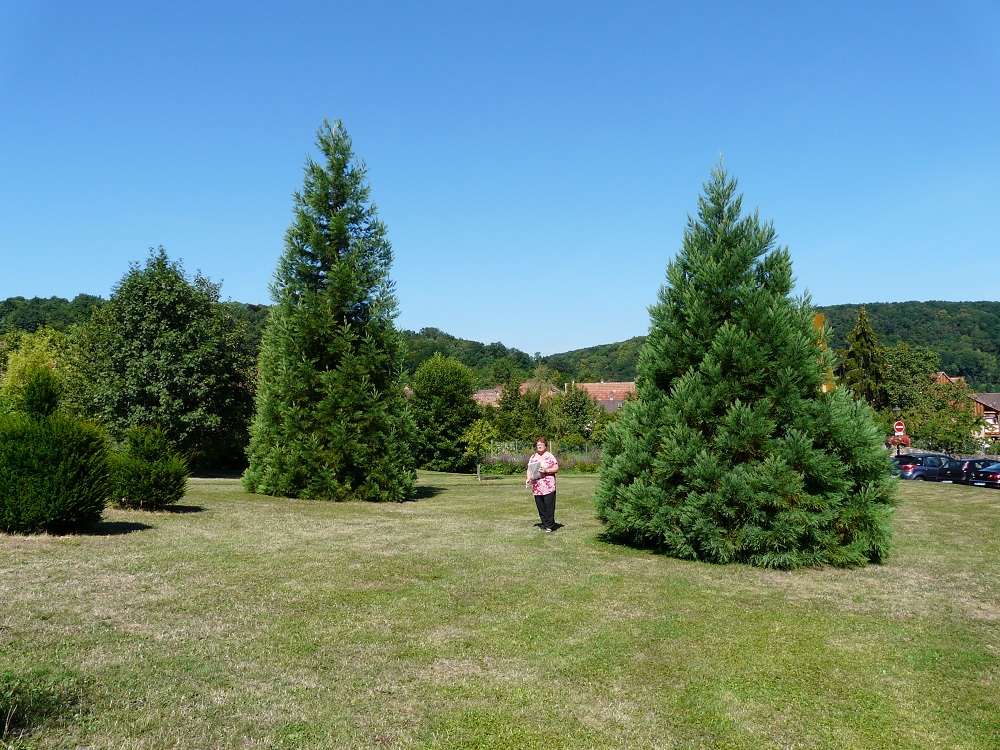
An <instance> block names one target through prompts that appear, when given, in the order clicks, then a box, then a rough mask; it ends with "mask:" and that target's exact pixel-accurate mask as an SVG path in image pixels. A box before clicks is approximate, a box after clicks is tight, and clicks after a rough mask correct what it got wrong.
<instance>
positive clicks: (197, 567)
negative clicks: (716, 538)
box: [0, 473, 1000, 750]
mask: <svg viewBox="0 0 1000 750" xmlns="http://www.w3.org/2000/svg"><path fill="white" fill-rule="evenodd" d="M595 481H596V480H595V478H594V477H590V476H563V477H561V478H560V479H559V505H558V508H557V520H558V521H559V522H560V523H563V524H565V526H564V527H563V528H561V529H559V530H558V531H557V532H556V533H554V534H543V533H540V532H538V531H537V530H536V529H535V527H534V526H533V524H534V523H535V522H537V517H536V515H535V510H534V503H533V502H532V500H531V497H530V495H529V494H528V493H527V492H526V491H525V489H524V486H523V480H520V479H518V478H502V479H492V480H488V481H483V482H476V480H475V477H467V476H457V475H450V474H434V473H421V475H420V483H419V487H420V497H419V499H418V500H416V501H414V502H408V503H403V504H399V505H395V504H393V505H375V504H364V503H343V504H333V503H322V502H310V501H297V500H278V499H274V498H267V497H259V496H252V495H246V494H244V493H243V492H242V490H241V488H240V485H239V483H238V481H236V480H225V479H195V480H192V481H191V483H190V485H189V491H188V494H187V496H186V497H185V498H184V500H183V501H182V502H183V503H184V507H182V508H178V509H177V510H175V511H173V512H160V513H144V512H139V511H119V510H108V511H106V512H105V515H104V521H103V523H102V524H101V525H100V526H99V527H98V528H97V529H96V530H95V533H92V534H87V535H80V536H67V537H48V536H39V537H10V536H0V710H2V713H3V715H0V737H2V738H3V740H2V741H0V748H117V749H121V750H127V749H130V748H298V747H310V748H326V747H330V748H341V747H343V748H355V747H356V748H380V747H384V748H545V749H546V750H552V749H555V748H622V747H627V748H727V749H728V748H747V749H748V750H749V749H751V748H752V749H754V750H758V749H760V748H831V749H833V748H836V749H837V750H844V749H846V748H920V749H921V750H924V749H926V748H947V749H948V750H955V749H958V748H1000V562H998V558H1000V492H997V491H995V490H983V489H978V488H968V487H957V486H948V485H937V484H929V483H923V482H904V483H902V487H901V490H900V491H901V493H902V496H903V498H904V503H903V504H902V505H901V507H900V510H899V513H898V515H897V517H896V521H895V529H896V532H895V533H896V536H895V540H896V549H895V551H894V553H893V555H892V556H891V558H890V559H889V561H888V563H887V564H886V565H882V566H869V567H867V568H865V569H860V570H806V571H800V572H795V573H783V572H775V571H765V570H757V569H753V568H749V567H744V566H740V565H731V566H725V567H717V566H712V565H707V564H698V563H689V562H681V561H678V560H673V559H670V558H666V557H662V556H657V555H652V554H649V553H647V552H641V551H636V550H632V549H628V548H623V547H619V546H615V545H610V544H607V543H604V542H602V541H600V540H599V538H598V535H599V533H600V531H601V526H600V524H599V523H598V522H597V521H596V520H595V519H594V512H593V506H592V504H591V497H592V494H593V490H594V485H595Z"/></svg>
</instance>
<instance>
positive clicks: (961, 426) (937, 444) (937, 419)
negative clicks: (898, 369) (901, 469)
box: [904, 383, 983, 454]
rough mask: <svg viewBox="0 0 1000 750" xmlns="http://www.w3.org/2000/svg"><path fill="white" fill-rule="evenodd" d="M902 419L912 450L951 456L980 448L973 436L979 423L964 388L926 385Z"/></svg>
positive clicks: (976, 450)
mask: <svg viewBox="0 0 1000 750" xmlns="http://www.w3.org/2000/svg"><path fill="white" fill-rule="evenodd" d="M904 416H905V421H906V432H907V434H908V435H909V436H910V438H911V439H912V440H913V444H914V445H915V446H918V447H921V448H927V449H929V450H935V451H943V452H944V453H951V454H958V453H974V452H978V451H979V450H980V449H981V447H982V446H981V445H980V441H979V440H978V438H976V437H974V433H976V432H978V431H979V429H980V428H981V427H982V426H983V420H982V418H981V417H978V416H976V414H975V412H974V411H973V408H972V400H971V399H970V398H969V389H968V388H967V387H966V386H965V385H960V384H957V383H941V384H938V383H928V384H927V385H926V387H925V388H924V390H923V392H922V393H921V394H920V398H919V399H918V400H917V402H916V403H915V404H912V405H911V406H910V408H909V409H907V410H906V411H905V412H904Z"/></svg>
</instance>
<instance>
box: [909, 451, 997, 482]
mask: <svg viewBox="0 0 1000 750" xmlns="http://www.w3.org/2000/svg"><path fill="white" fill-rule="evenodd" d="M900 458H902V456H900ZM996 462H997V460H996V459H995V458H956V459H954V460H952V461H948V462H947V463H946V464H945V465H944V466H942V467H941V468H940V469H938V475H937V480H938V481H939V482H943V483H945V484H968V483H969V482H970V481H972V472H974V471H978V470H979V469H984V468H986V467H987V466H989V465H990V464H995V463H996Z"/></svg>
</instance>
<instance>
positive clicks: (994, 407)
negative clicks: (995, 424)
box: [970, 393, 1000, 411]
mask: <svg viewBox="0 0 1000 750" xmlns="http://www.w3.org/2000/svg"><path fill="white" fill-rule="evenodd" d="M970 398H972V400H973V401H978V402H979V403H981V404H982V405H983V406H985V407H986V408H987V409H990V410H991V411H1000V393H973V394H972V395H971V396H970Z"/></svg>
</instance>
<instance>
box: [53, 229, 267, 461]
mask: <svg viewBox="0 0 1000 750" xmlns="http://www.w3.org/2000/svg"><path fill="white" fill-rule="evenodd" d="M218 302H219V285H218V284H214V283H212V282H211V281H210V280H209V279H208V278H206V277H203V276H202V275H201V274H200V273H199V274H195V276H194V277H193V278H188V276H187V274H186V273H185V272H184V268H183V266H182V265H181V263H180V261H172V260H170V259H169V258H168V257H167V253H166V250H164V249H163V247H160V248H158V249H155V250H150V254H149V258H148V259H147V260H146V263H145V264H144V265H139V264H132V266H131V267H130V269H129V271H128V273H126V274H125V276H124V277H123V278H122V280H121V281H120V282H118V284H117V286H116V287H115V288H114V292H113V294H112V295H111V299H109V300H108V302H107V303H106V304H104V305H103V306H101V307H100V308H99V309H97V311H96V312H95V313H94V315H93V317H92V318H91V319H90V320H89V321H88V322H87V323H86V324H84V325H83V326H82V327H80V328H79V329H77V330H76V332H75V342H76V345H77V346H76V354H75V356H74V358H73V359H74V364H75V366H74V368H73V370H72V372H71V375H70V377H69V379H68V380H69V382H68V391H67V400H68V401H70V402H71V403H72V404H73V406H74V407H75V409H76V410H77V411H80V412H82V413H83V414H85V415H86V416H88V417H90V418H92V419H94V420H95V421H97V422H98V423H100V424H103V425H105V426H106V427H107V428H108V430H109V432H110V433H111V434H112V436H114V437H117V438H122V437H124V435H125V432H126V431H127V430H128V429H129V428H130V427H134V426H138V425H145V426H148V427H161V428H163V429H164V430H165V431H166V433H167V435H168V436H169V437H170V439H171V440H173V441H174V443H175V444H176V445H177V446H178V448H179V449H181V450H182V451H184V453H186V454H187V456H188V457H189V459H190V460H191V463H192V465H193V466H206V465H208V466H219V465H229V464H236V465H238V464H239V463H241V462H242V454H243V449H244V445H245V444H246V430H247V423H248V418H249V415H250V407H251V403H252V402H251V394H250V392H249V389H248V388H247V387H246V386H247V378H248V370H249V363H248V362H247V361H246V360H245V359H244V358H243V357H241V356H240V349H239V346H238V339H239V336H238V332H237V329H236V326H235V323H234V322H233V320H232V318H231V317H230V316H229V315H228V314H227V313H226V311H225V310H224V309H223V308H222V307H221V306H220V305H219V304H218Z"/></svg>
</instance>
